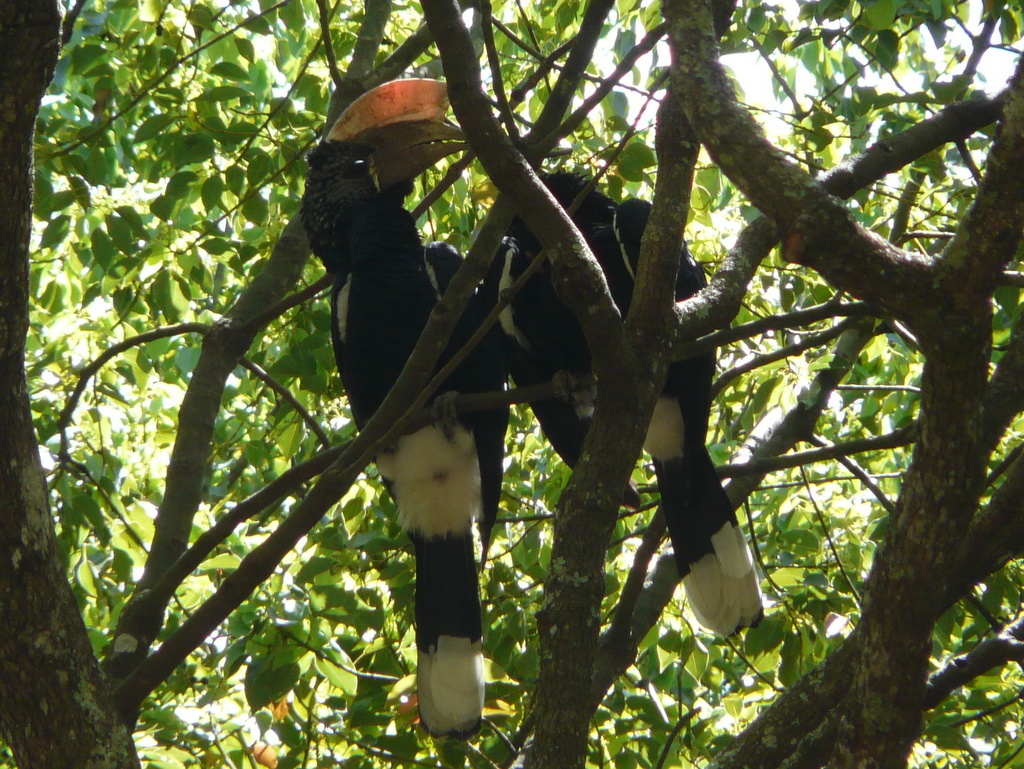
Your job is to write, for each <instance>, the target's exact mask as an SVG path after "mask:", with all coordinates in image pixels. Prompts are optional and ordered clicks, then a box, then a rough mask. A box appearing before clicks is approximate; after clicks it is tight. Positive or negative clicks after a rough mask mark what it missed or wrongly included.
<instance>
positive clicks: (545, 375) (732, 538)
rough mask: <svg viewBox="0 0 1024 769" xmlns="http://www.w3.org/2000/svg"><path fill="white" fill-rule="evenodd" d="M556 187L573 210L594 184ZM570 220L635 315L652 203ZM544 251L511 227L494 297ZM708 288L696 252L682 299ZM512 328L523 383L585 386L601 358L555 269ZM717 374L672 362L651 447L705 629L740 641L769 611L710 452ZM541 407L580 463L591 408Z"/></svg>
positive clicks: (508, 318)
mask: <svg viewBox="0 0 1024 769" xmlns="http://www.w3.org/2000/svg"><path fill="white" fill-rule="evenodd" d="M544 182H545V184H546V185H547V186H548V188H549V189H550V190H551V192H552V194H553V195H554V196H555V198H556V199H557V200H558V201H559V202H560V203H561V204H562V205H563V206H564V207H565V208H566V209H568V208H569V207H570V205H571V204H572V203H573V201H574V200H576V199H577V198H578V197H579V195H580V194H581V193H582V192H583V191H584V188H585V187H586V185H587V180H586V179H585V178H584V177H582V176H579V175H576V174H571V173H555V174H551V175H548V176H546V177H544ZM570 215H571V217H572V219H573V221H574V222H575V224H576V226H577V227H578V228H579V229H580V231H581V233H582V234H583V235H584V237H585V238H586V240H587V243H588V245H589V246H590V248H591V251H592V252H593V253H594V256H595V258H596V259H597V260H598V262H599V263H600V265H601V267H602V269H603V270H604V273H605V277H606V280H607V282H608V286H609V290H610V292H611V294H612V298H613V299H614V300H615V302H616V304H617V305H618V307H619V310H620V312H621V313H622V314H623V316H625V314H626V313H627V312H628V311H629V307H630V303H631V301H632V294H633V284H634V278H635V272H636V268H637V263H638V259H639V255H640V241H641V238H642V236H643V232H644V230H645V228H646V226H647V220H648V218H649V216H650V204H649V203H647V202H645V201H642V200H636V199H630V200H626V201H623V202H621V203H616V202H615V201H613V200H612V199H611V198H609V197H607V196H606V195H604V194H602V193H600V192H597V191H590V192H589V193H587V194H586V195H585V196H584V197H582V199H581V200H580V201H579V202H578V208H577V209H576V211H575V212H573V213H571V214H570ZM540 246H541V244H540V240H539V239H538V238H537V237H536V235H535V234H534V233H532V232H530V230H529V229H528V228H527V227H526V225H525V224H524V223H523V222H522V221H521V220H520V219H518V218H517V219H516V220H515V221H514V222H513V223H512V225H511V226H510V227H509V230H508V237H507V239H506V243H505V245H504V248H503V251H502V254H501V257H502V258H501V259H499V260H498V264H496V265H495V266H494V268H493V269H492V271H491V274H490V276H489V282H490V284H491V289H490V291H489V295H490V296H491V298H492V300H493V298H494V297H495V296H496V295H497V292H498V291H499V290H500V289H501V288H506V287H508V285H510V284H511V282H512V281H514V280H515V279H516V278H517V277H518V276H519V275H520V274H522V272H523V270H524V269H525V267H526V265H528V264H529V263H530V261H531V259H532V258H533V256H534V255H535V254H536V253H537V251H538V250H539V249H540ZM706 282H707V281H706V278H705V277H704V274H703V272H702V271H701V269H700V267H699V266H698V265H697V264H696V263H695V262H694V261H693V259H692V257H691V256H690V254H689V251H688V250H687V249H686V246H685V244H684V245H683V246H682V252H681V254H680V266H679V272H678V275H677V278H676V287H675V298H676V300H681V299H686V298H688V297H690V296H693V295H694V294H695V293H697V291H699V290H700V289H701V288H702V287H704V286H705V285H706ZM501 325H502V329H503V331H504V332H505V335H506V345H505V346H506V358H507V360H508V362H509V372H510V374H511V376H512V378H513V379H514V380H515V382H516V384H518V385H522V384H532V383H535V382H540V381H546V380H548V379H551V378H552V376H554V375H555V374H556V373H557V372H559V371H560V370H568V371H569V372H570V374H572V375H573V376H574V377H577V378H578V377H580V376H582V375H584V374H586V372H587V371H589V368H590V353H589V350H588V348H587V345H586V341H585V338H584V336H583V332H582V329H580V327H579V324H578V322H577V321H576V320H575V318H574V317H573V316H572V314H571V312H570V311H569V309H568V308H567V307H566V306H565V305H564V304H563V303H562V302H561V301H560V300H559V299H558V297H557V295H556V292H555V289H554V287H553V286H552V283H551V280H550V275H549V273H548V271H547V269H546V267H545V268H542V269H541V270H538V272H537V273H536V274H535V275H534V276H532V277H531V278H530V279H529V280H528V282H527V284H526V285H525V286H524V288H523V290H522V291H521V292H520V293H519V294H518V295H517V296H516V297H515V298H514V299H513V300H512V302H511V305H510V307H509V308H508V309H507V310H506V311H505V313H504V315H503V318H502V324H501ZM714 371H715V359H714V355H713V354H710V353H709V354H707V355H702V356H699V357H697V358H691V359H688V360H683V361H678V362H674V363H672V364H670V366H669V369H668V375H667V378H666V382H665V386H664V388H663V390H662V392H661V394H660V396H659V398H658V402H657V405H656V407H655V411H654V415H653V416H652V419H651V424H650V426H649V429H648V435H647V440H646V442H645V448H646V449H647V451H648V452H649V453H650V454H651V456H652V458H653V460H654V467H655V471H656V473H657V476H658V485H659V490H660V492H661V503H662V510H663V512H664V515H665V519H666V523H667V525H668V531H669V536H670V539H671V541H672V546H673V552H674V554H675V559H676V564H677V566H678V567H679V572H680V575H681V576H682V577H683V581H684V584H685V586H686V590H687V595H688V597H689V599H690V605H691V608H692V609H693V611H694V613H695V615H696V616H697V618H698V619H699V620H700V621H701V623H702V624H704V625H705V626H707V627H709V628H711V629H713V630H716V631H718V632H720V633H723V634H725V635H729V634H731V633H732V632H734V631H735V630H737V629H738V628H740V627H744V626H749V625H753V624H756V623H757V622H758V621H759V620H760V617H761V613H762V609H761V595H760V588H759V586H758V578H757V574H756V571H755V569H754V566H753V562H752V560H751V558H750V551H749V548H748V546H747V543H746V541H745V539H744V538H743V534H742V531H741V529H740V528H739V525H738V522H737V519H736V514H735V512H734V510H733V507H732V504H731V503H730V502H729V498H728V496H727V495H726V493H725V490H724V489H723V488H722V485H721V482H720V481H719V479H718V475H717V473H716V471H715V466H714V463H713V462H712V460H711V457H710V455H709V454H708V451H707V447H706V445H705V440H706V435H707V429H708V420H709V414H710V410H711V383H712V379H713V377H714ZM533 407H534V412H535V414H536V415H537V418H538V421H539V422H540V423H541V427H542V429H543V430H544V432H545V434H546V435H547V436H548V439H549V440H550V441H551V444H552V446H553V447H554V448H555V450H556V451H558V453H559V454H560V455H561V456H562V457H563V458H564V459H565V460H566V462H567V463H568V464H570V465H573V464H575V462H576V461H577V459H578V457H579V450H580V446H581V445H582V442H583V438H584V437H585V435H586V431H587V429H588V427H589V417H588V414H587V413H586V409H584V408H581V407H580V405H579V404H578V403H576V404H570V403H568V402H566V401H560V400H556V399H549V400H546V401H541V402H537V403H534V404H533Z"/></svg>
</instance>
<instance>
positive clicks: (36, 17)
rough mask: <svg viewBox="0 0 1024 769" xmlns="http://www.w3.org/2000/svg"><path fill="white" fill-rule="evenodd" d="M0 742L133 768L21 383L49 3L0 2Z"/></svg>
mask: <svg viewBox="0 0 1024 769" xmlns="http://www.w3.org/2000/svg"><path fill="white" fill-rule="evenodd" d="M0 50H2V51H3V52H4V53H3V56H0V423H2V424H3V428H2V429H0V628H3V632H2V633H0V733H2V735H3V738H4V739H5V740H6V742H7V744H8V745H9V746H10V748H11V750H12V751H13V753H14V756H15V759H16V760H17V762H18V765H19V766H20V767H22V769H25V767H47V768H48V767H66V766H88V767H101V766H102V767H122V766H124V767H128V766H138V759H137V758H136V756H135V750H134V747H133V745H132V742H131V739H130V736H129V734H128V732H127V730H126V729H125V727H124V726H123V725H122V724H121V723H120V721H119V720H118V719H117V716H116V713H115V710H114V708H113V706H112V704H111V701H110V696H109V693H108V691H107V687H106V682H105V681H104V679H103V678H102V676H101V674H100V671H99V666H98V664H97V662H96V658H95V656H94V655H93V651H92V646H91V644H90V643H89V638H88V635H87V634H86V630H85V625H84V624H83V622H82V618H81V616H80V614H79V612H78V605H77V603H76V602H75V597H74V595H73V593H72V592H71V587H70V586H69V585H68V581H67V577H66V575H65V570H64V565H63V559H62V558H61V554H60V551H59V549H58V547H57V540H56V535H55V532H54V527H53V521H52V519H51V517H50V511H49V505H48V502H47V494H46V482H45V478H44V476H43V469H42V466H41V465H40V463H39V449H38V446H37V443H36V438H35V433H34V430H33V427H32V415H31V411H30V408H29V398H28V387H27V384H26V381H25V366H24V362H25V360H24V359H25V334H26V332H27V330H28V308H29V297H28V290H29V281H28V262H29V260H28V255H29V236H30V233H31V223H32V216H31V214H32V137H33V129H34V125H35V118H36V114H37V113H38V110H39V103H40V99H41V98H42V96H43V93H44V91H45V90H46V87H47V85H48V84H49V82H50V78H51V76H52V74H53V68H54V65H55V63H56V60H57V54H58V52H59V50H60V11H59V10H58V8H57V4H56V2H54V0H4V2H3V3H0Z"/></svg>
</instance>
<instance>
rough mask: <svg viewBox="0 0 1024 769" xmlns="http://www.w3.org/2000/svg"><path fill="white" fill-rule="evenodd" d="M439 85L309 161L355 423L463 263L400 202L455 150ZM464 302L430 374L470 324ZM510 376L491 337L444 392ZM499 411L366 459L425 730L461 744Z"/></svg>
mask: <svg viewBox="0 0 1024 769" xmlns="http://www.w3.org/2000/svg"><path fill="white" fill-rule="evenodd" d="M447 107H448V101H447V93H446V91H445V87H444V84H443V83H440V82H438V81H434V80H399V81H393V82H390V83H386V84H384V85H382V86H379V87H378V88H376V89H373V90H371V91H369V92H367V93H366V94H364V95H363V96H362V97H360V98H359V99H357V100H356V101H355V102H353V103H352V105H351V106H350V107H349V108H348V109H347V110H346V111H345V112H344V114H342V116H341V117H340V118H339V119H338V121H337V122H336V123H335V125H334V126H333V128H332V129H331V131H330V133H329V134H328V136H327V138H326V140H324V141H323V142H321V143H320V144H319V145H317V146H316V147H315V148H313V149H312V150H311V151H310V152H309V155H308V157H307V160H308V163H309V171H308V174H307V177H306V191H305V194H304V195H303V199H302V209H301V215H302V223H303V225H304V227H305V229H306V232H307V234H308V235H309V241H310V245H311V247H312V249H313V252H314V253H315V254H316V255H317V256H318V257H319V258H320V259H321V260H322V261H323V263H324V266H325V267H326V268H327V270H328V272H330V273H333V274H334V275H335V276H336V280H335V284H334V289H333V292H332V294H331V309H332V334H331V336H332V341H333V343H334V352H335V357H336V359H337V364H338V369H339V371H340V373H341V379H342V383H343V384H344V387H345V390H346V392H347V394H348V400H349V404H350V406H351V409H352V416H353V418H354V419H355V422H356V424H357V425H358V426H359V427H360V428H361V427H363V426H364V425H365V424H366V422H367V421H368V420H369V419H370V417H371V416H373V414H374V413H375V412H376V410H377V409H378V407H379V406H380V404H381V402H382V401H383V400H384V397H385V396H386V395H387V394H388V392H389V391H390V390H391V387H392V385H394V383H395V381H396V380H397V379H398V376H399V374H400V373H401V371H402V368H403V366H404V365H405V362H406V361H407V360H408V358H409V355H410V353H411V352H412V350H413V347H414V346H415V344H416V342H417V340H418V339H419V337H420V333H421V332H422V331H423V328H424V327H425V326H426V324H427V320H428V316H429V315H430V312H431V310H432V309H433V308H434V305H435V304H436V303H437V300H438V298H439V296H440V293H441V291H442V290H443V287H444V286H447V284H448V282H449V281H450V279H451V277H452V274H453V272H454V271H455V270H457V269H458V265H459V264H460V263H461V257H460V256H459V255H458V253H457V252H456V251H455V250H454V249H453V248H452V247H450V246H448V245H446V244H443V243H431V244H428V245H426V246H424V245H423V243H422V241H421V239H420V234H419V232H418V230H417V228H416V222H415V220H414V219H413V217H412V214H410V213H409V212H408V211H407V210H406V209H405V207H404V200H405V198H406V196H407V195H408V194H409V193H410V192H412V189H413V181H412V180H413V178H414V177H415V176H416V175H417V174H419V173H421V172H422V171H423V170H424V169H426V168H427V167H429V166H431V165H433V164H434V163H436V162H437V161H438V160H440V159H441V158H442V157H444V156H445V155H449V154H451V153H452V152H454V151H457V150H459V149H462V148H463V147H464V146H465V145H464V144H462V143H460V142H459V141H458V140H459V139H461V137H462V134H461V132H459V131H458V129H455V128H453V127H451V126H448V125H446V124H445V123H444V122H443V118H444V115H445V113H446V111H447ZM482 319H483V314H482V308H481V306H480V304H479V302H478V300H476V299H475V298H474V301H471V303H470V305H469V306H468V308H467V309H466V311H465V312H464V313H463V315H462V317H461V318H460V320H459V322H458V324H457V326H456V329H455V331H454V333H453V335H452V338H451V340H450V342H449V343H448V347H447V349H446V351H445V353H444V354H443V355H442V357H441V360H440V361H439V362H438V364H437V367H438V368H440V367H441V366H443V365H444V364H445V363H446V362H447V361H448V360H449V359H450V358H451V356H452V355H453V354H454V353H455V352H456V351H458V350H459V349H460V348H461V347H462V346H463V344H464V343H465V342H466V341H467V340H468V339H469V337H470V336H471V335H472V334H473V332H474V331H475V330H476V329H477V328H478V327H479V325H480V322H481V321H482ZM505 384H506V375H505V369H504V363H503V360H502V354H501V345H500V340H499V338H498V337H497V336H490V337H488V338H485V340H484V341H483V342H482V343H481V344H480V345H479V346H478V347H477V348H476V349H475V350H474V351H473V352H472V353H470V355H469V356H468V357H467V358H466V359H465V360H464V361H463V362H462V363H461V364H460V365H459V366H458V367H457V368H456V369H455V370H454V371H453V373H452V374H451V375H450V376H449V377H448V379H447V380H446V381H445V383H444V384H443V385H442V387H441V390H442V391H445V392H457V393H483V392H497V391H501V390H503V389H504V388H505ZM507 423H508V408H507V407H501V408H494V409H490V410H486V411H478V412H474V413H470V414H465V415H459V416H451V415H449V416H448V417H447V418H444V419H439V420H437V421H435V423H434V424H431V425H428V426H427V427H423V428H422V429H419V430H417V431H416V432H413V433H411V434H407V435H404V436H402V437H400V438H398V440H397V441H396V442H395V443H394V444H393V445H390V446H387V447H386V448H385V449H383V450H382V451H381V452H380V453H379V454H378V455H377V457H376V462H377V468H378V470H379V471H380V474H381V476H382V477H383V478H384V480H385V482H386V484H387V487H388V489H389V490H390V492H391V494H392V496H393V497H394V499H395V503H396V504H397V506H398V515H399V522H400V524H401V526H402V528H403V529H404V530H405V531H406V532H407V533H408V534H409V536H410V538H411V539H412V541H413V545H414V548H415V554H416V609H415V615H416V644H417V648H418V666H417V690H418V691H417V694H418V700H419V712H420V720H421V721H422V723H423V725H424V726H425V727H426V729H427V730H428V731H429V732H431V733H432V734H435V735H452V736H459V737H465V736H468V735H470V734H472V733H473V732H474V731H476V729H477V728H478V727H479V725H480V717H481V712H482V708H483V703H484V678H483V674H484V671H483V652H482V649H481V636H482V632H481V631H482V627H481V618H480V599H479V595H478V582H477V565H476V556H475V551H474V540H473V531H472V524H473V521H474V520H475V521H479V523H480V529H481V534H482V537H483V539H484V552H486V547H487V537H488V535H489V532H490V528H491V526H492V524H493V522H494V519H495V516H496V514H497V509H498V498H499V495H500V492H501V478H502V470H503V468H502V461H503V456H504V440H505V429H506V426H507Z"/></svg>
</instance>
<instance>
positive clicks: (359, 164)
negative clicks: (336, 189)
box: [341, 158, 370, 179]
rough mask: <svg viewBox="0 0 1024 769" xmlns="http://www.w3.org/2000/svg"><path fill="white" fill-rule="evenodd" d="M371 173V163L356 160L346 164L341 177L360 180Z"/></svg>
mask: <svg viewBox="0 0 1024 769" xmlns="http://www.w3.org/2000/svg"><path fill="white" fill-rule="evenodd" d="M368 173H370V161H369V160H367V159H366V158H355V159H354V160H350V161H349V162H348V163H346V164H345V167H344V168H343V169H341V175H342V176H343V177H345V178H346V179H358V178H359V177H361V176H366V175H367V174H368Z"/></svg>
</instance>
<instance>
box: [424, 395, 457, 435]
mask: <svg viewBox="0 0 1024 769" xmlns="http://www.w3.org/2000/svg"><path fill="white" fill-rule="evenodd" d="M458 397H459V394H458V393H457V392H455V391H454V390H449V391H448V392H443V393H441V394H439V395H438V396H437V397H436V398H434V402H433V403H432V404H431V405H430V410H431V412H432V413H433V417H434V425H435V426H436V427H438V428H439V429H440V430H441V432H442V433H444V437H445V438H447V439H448V440H449V441H453V440H455V427H456V425H457V424H458V417H459V412H458V410H457V409H456V407H455V401H456V400H457V399H458Z"/></svg>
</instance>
